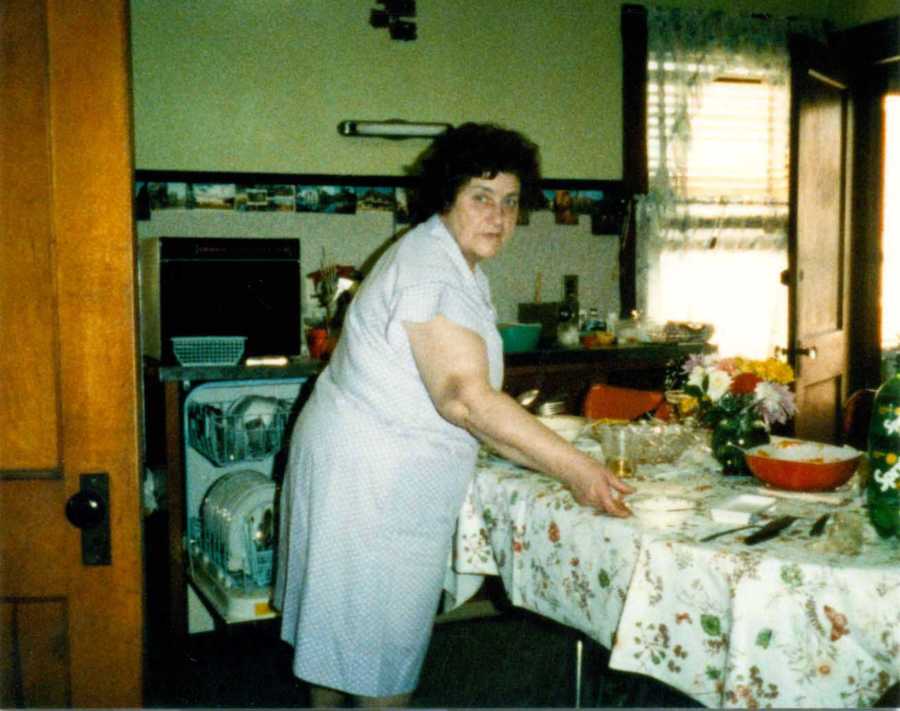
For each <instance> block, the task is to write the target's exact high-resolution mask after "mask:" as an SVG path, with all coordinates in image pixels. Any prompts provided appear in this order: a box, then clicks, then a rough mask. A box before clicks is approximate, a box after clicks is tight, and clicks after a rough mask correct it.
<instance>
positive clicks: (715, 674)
mask: <svg viewBox="0 0 900 711" xmlns="http://www.w3.org/2000/svg"><path fill="white" fill-rule="evenodd" d="M720 676H722V672H721V671H720V670H718V669H716V668H715V667H706V678H707V679H718V678H719V677H720Z"/></svg>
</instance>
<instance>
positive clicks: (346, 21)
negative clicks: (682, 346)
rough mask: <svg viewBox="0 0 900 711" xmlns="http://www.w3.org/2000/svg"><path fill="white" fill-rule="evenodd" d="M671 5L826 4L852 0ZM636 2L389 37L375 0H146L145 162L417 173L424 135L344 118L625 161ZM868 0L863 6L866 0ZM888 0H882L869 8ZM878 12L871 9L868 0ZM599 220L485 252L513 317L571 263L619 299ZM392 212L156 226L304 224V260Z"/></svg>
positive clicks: (139, 103)
mask: <svg viewBox="0 0 900 711" xmlns="http://www.w3.org/2000/svg"><path fill="white" fill-rule="evenodd" d="M664 2H667V4H679V5H682V6H703V7H719V8H728V9H732V10H735V11H762V12H771V13H773V14H782V15H783V14H792V15H809V16H812V17H822V16H823V14H822V13H823V12H825V11H827V10H829V9H830V8H831V7H838V8H842V7H843V5H844V2H843V0H832V1H831V3H830V4H829V3H823V2H821V1H819V0H715V2H704V1H703V0H681V1H680V2H678V3H675V2H671V1H667V0H664ZM621 4H622V3H621V2H620V0H565V1H564V2H560V0H528V2H517V3H509V2H501V1H500V0H479V1H478V2H475V1H474V0H459V1H456V2H446V0H418V2H417V9H418V16H417V18H416V23H417V29H418V39H417V40H416V41H414V42H397V41H391V40H390V39H389V37H388V34H387V32H386V31H385V30H376V29H374V28H372V27H370V26H369V24H368V13H369V10H370V9H371V8H372V7H374V6H375V3H374V2H369V3H366V2H360V0H265V2H258V1H251V0H194V1H193V2H189V3H187V2H184V0H131V15H132V53H133V75H134V82H133V84H134V85H133V91H134V120H135V153H136V158H135V161H136V166H137V167H138V168H140V169H160V170H165V169H172V170H194V171H198V170H208V171H248V172H270V173H271V172H275V173H279V172H280V173H334V174H343V175H401V174H403V168H404V166H405V165H408V164H409V163H410V162H411V161H412V160H413V159H414V158H415V156H416V155H417V154H418V153H419V152H420V151H421V150H422V149H423V148H424V147H425V146H426V145H427V144H426V143H425V142H424V141H421V140H412V141H388V140H384V139H358V138H356V139H352V138H344V137H341V136H339V135H338V133H337V128H336V127H337V124H338V122H339V121H341V120H343V119H353V118H357V119H365V118H369V119H388V118H404V119H411V120H423V121H449V122H451V123H454V124H455V123H459V122H462V121H466V120H478V121H494V122H498V123H501V124H504V125H508V126H511V127H514V128H517V129H519V130H521V131H523V132H524V133H526V134H527V135H528V136H529V137H531V138H532V139H533V140H535V141H536V142H537V143H538V144H539V145H540V146H541V151H542V156H543V166H544V175H545V177H550V178H596V179H613V180H614V179H618V178H620V177H621V174H622V172H621V171H622V165H621V164H622V129H623V122H624V121H627V117H623V116H622V109H621V91H622V87H621V75H622V59H621V40H620V35H619V13H620V7H621ZM851 4H852V3H851ZM877 4H878V3H876V2H875V0H871V1H870V2H868V3H866V5H868V6H873V7H874V6H876V5H877ZM866 12H868V10H867V11H866ZM586 219H587V218H585V217H582V223H581V224H580V225H579V226H577V227H558V226H556V225H554V224H553V218H552V215H551V214H550V213H538V214H536V215H534V216H533V219H532V224H531V225H530V226H528V227H521V228H519V230H518V232H517V236H516V238H515V240H514V241H513V242H512V244H511V245H510V247H509V249H508V252H507V254H505V255H504V256H501V257H500V258H499V259H498V260H495V261H494V262H493V263H490V264H488V265H487V267H486V269H487V271H488V272H489V274H490V276H491V278H492V284H493V288H494V295H495V300H496V302H497V306H498V311H499V314H500V318H501V319H504V320H511V319H514V318H515V315H516V304H517V303H518V302H520V301H530V300H531V299H532V296H533V285H534V277H535V273H536V272H538V271H541V272H543V278H544V284H545V289H544V299H545V300H548V301H553V300H558V299H559V298H560V297H561V295H562V274H564V273H575V274H578V275H579V276H580V277H581V279H580V282H581V295H582V303H583V304H585V305H588V306H595V305H596V306H598V307H599V308H600V309H601V311H603V312H605V311H607V310H617V309H618V303H619V302H618V286H617V281H618V273H617V249H618V242H617V240H616V238H615V237H613V236H596V235H591V234H590V230H589V225H587V224H586ZM395 231H396V226H395V225H394V224H393V222H392V220H391V218H390V217H389V216H386V215H377V214H376V215H357V216H353V217H348V216H324V215H294V214H281V213H264V214H252V213H251V214H234V213H232V214H228V213H216V212H204V211H178V210H174V211H169V210H164V211H159V212H155V213H154V214H153V219H152V220H151V221H150V222H145V223H141V224H140V225H139V235H140V236H141V237H145V236H149V235H154V234H156V235H216V236H220V235H224V236H238V235H249V236H266V235H269V236H274V235H278V236H280V235H285V236H290V235H298V236H300V237H301V239H302V251H303V255H304V256H303V259H304V268H306V267H309V268H310V269H312V268H315V267H317V266H318V264H319V261H320V259H321V250H322V248H323V247H325V248H326V249H327V250H328V255H329V258H333V259H336V260H337V261H341V262H348V263H352V264H356V265H359V264H361V263H362V262H364V261H365V260H366V259H367V258H368V257H369V256H370V255H371V254H372V252H373V251H374V250H375V249H376V248H377V247H378V246H379V245H380V244H382V243H383V242H384V241H385V240H386V239H387V238H388V237H389V236H390V235H392V234H394V232H395Z"/></svg>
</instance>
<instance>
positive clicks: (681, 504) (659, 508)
mask: <svg viewBox="0 0 900 711" xmlns="http://www.w3.org/2000/svg"><path fill="white" fill-rule="evenodd" d="M626 503H627V504H628V507H629V508H630V509H631V511H632V512H633V513H634V515H635V516H637V517H638V518H639V519H641V520H642V521H647V522H652V523H654V524H656V525H669V524H675V523H678V522H680V521H683V520H684V519H686V518H688V517H689V516H690V515H691V514H693V513H694V512H695V511H696V510H697V504H696V502H694V501H691V500H690V499H682V498H680V497H677V496H652V497H651V496H648V497H646V498H642V499H628V500H626Z"/></svg>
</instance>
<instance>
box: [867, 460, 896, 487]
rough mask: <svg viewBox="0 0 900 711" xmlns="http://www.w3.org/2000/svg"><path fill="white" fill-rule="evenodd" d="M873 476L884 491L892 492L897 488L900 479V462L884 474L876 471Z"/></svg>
mask: <svg viewBox="0 0 900 711" xmlns="http://www.w3.org/2000/svg"><path fill="white" fill-rule="evenodd" d="M873 476H874V478H875V481H876V482H878V485H879V486H881V490H882V491H890V490H891V489H893V488H895V487H896V486H897V480H898V479H900V462H897V463H896V464H895V465H894V466H892V467H891V468H890V469H888V470H887V471H884V472H883V471H881V470H879V469H876V470H875V473H874V475H873Z"/></svg>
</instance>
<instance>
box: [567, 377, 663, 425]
mask: <svg viewBox="0 0 900 711" xmlns="http://www.w3.org/2000/svg"><path fill="white" fill-rule="evenodd" d="M668 409H669V408H668V403H666V399H665V396H664V395H663V393H661V392H658V391H656V390H638V389H636V388H624V387H620V386H617V385H607V384H606V383H597V384H595V385H591V387H590V388H589V389H588V391H587V394H586V395H585V396H584V403H583V405H582V414H583V415H584V416H585V417H588V418H590V419H592V420H602V419H614V420H636V419H638V418H639V417H641V416H643V415H647V414H652V415H654V416H656V417H659V418H660V419H667V417H668Z"/></svg>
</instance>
